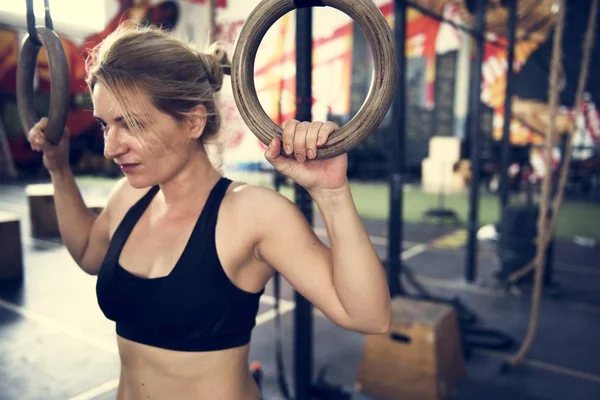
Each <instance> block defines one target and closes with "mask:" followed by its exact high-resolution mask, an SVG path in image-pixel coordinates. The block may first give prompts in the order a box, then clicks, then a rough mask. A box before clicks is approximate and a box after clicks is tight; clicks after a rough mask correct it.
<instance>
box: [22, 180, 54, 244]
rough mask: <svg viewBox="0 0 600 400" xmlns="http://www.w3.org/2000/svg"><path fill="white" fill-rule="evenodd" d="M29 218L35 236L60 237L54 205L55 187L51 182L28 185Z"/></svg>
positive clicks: (26, 189) (26, 190)
mask: <svg viewBox="0 0 600 400" xmlns="http://www.w3.org/2000/svg"><path fill="white" fill-rule="evenodd" d="M25 194H26V195H27V202H28V204H29V218H30V223H31V234H32V236H33V237H58V236H60V231H59V230H58V220H57V218H56V208H55V207H54V187H53V186H52V184H51V183H47V184H46V183H41V184H32V185H27V187H26V188H25Z"/></svg>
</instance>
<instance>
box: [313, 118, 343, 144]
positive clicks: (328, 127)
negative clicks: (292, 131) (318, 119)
mask: <svg viewBox="0 0 600 400" xmlns="http://www.w3.org/2000/svg"><path fill="white" fill-rule="evenodd" d="M338 128H339V127H338V126H337V125H336V124H334V123H333V122H330V121H327V122H325V123H324V124H323V125H322V126H321V128H320V129H319V137H318V139H317V146H318V147H322V146H324V145H325V143H327V140H329V136H330V135H331V134H332V133H333V131H335V130H336V129H338Z"/></svg>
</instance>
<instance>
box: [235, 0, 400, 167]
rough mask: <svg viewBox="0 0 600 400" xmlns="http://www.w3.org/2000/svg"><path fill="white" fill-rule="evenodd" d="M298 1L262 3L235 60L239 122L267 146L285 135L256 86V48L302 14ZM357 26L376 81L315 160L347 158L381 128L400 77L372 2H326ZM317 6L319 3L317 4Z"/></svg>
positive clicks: (238, 45)
mask: <svg viewBox="0 0 600 400" xmlns="http://www.w3.org/2000/svg"><path fill="white" fill-rule="evenodd" d="M296 3H298V1H294V0H263V1H261V2H260V3H259V4H258V6H257V7H256V8H255V9H254V10H253V11H252V13H250V15H249V16H248V18H247V19H246V22H245V23H244V25H243V26H242V29H241V31H240V34H239V36H238V38H237V41H236V45H235V51H234V54H233V58H232V60H231V62H232V63H231V84H232V89H233V96H234V99H235V102H236V104H237V107H238V109H239V111H240V115H241V117H242V118H243V119H244V121H245V122H246V124H247V125H248V127H249V128H250V130H251V131H252V132H253V133H254V135H255V136H256V137H257V138H258V139H259V140H260V141H261V142H262V143H263V144H265V145H269V143H270V142H271V140H272V139H273V138H274V137H275V136H278V137H279V138H281V137H282V135H283V129H282V128H281V127H279V126H277V125H276V124H275V123H274V122H273V121H272V120H271V118H269V116H268V115H267V113H266V112H265V111H264V110H263V108H262V106H261V104H260V102H259V100H258V96H257V93H256V87H255V86H254V63H255V59H256V52H257V50H258V46H259V45H260V42H261V41H262V39H263V37H264V35H265V34H266V32H267V31H268V30H269V28H270V27H271V26H272V25H273V24H274V23H275V22H276V21H277V20H278V19H279V18H281V17H282V16H283V15H285V14H286V13H288V12H290V11H292V10H294V9H296V8H298V7H297V4H296ZM321 3H322V4H323V5H324V6H330V7H332V8H335V9H337V10H339V11H341V12H343V13H345V14H347V15H348V16H349V17H351V18H352V19H353V20H354V21H356V22H357V23H358V25H359V26H360V28H361V30H362V31H363V33H364V35H365V37H366V39H367V41H368V43H369V45H370V48H371V52H372V54H373V64H374V65H373V67H374V68H373V76H372V80H371V87H370V89H369V92H368V94H367V98H366V99H365V102H364V103H363V105H362V106H361V108H360V109H359V110H358V112H357V113H356V115H355V116H354V117H353V118H352V119H351V120H350V121H348V123H347V124H345V125H344V126H342V127H340V128H339V129H337V130H336V131H334V132H333V133H332V134H331V135H330V136H329V139H328V141H327V143H326V144H325V145H324V146H323V147H321V148H319V150H318V152H317V159H325V158H331V157H335V156H338V155H340V154H343V153H345V152H347V151H349V150H350V149H352V148H354V147H355V146H357V145H358V144H359V143H361V142H362V141H363V140H364V139H366V138H367V136H369V135H370V134H371V133H372V132H373V131H374V130H375V129H376V128H377V127H378V126H379V124H380V123H381V121H382V120H383V118H384V117H385V114H386V113H387V111H388V109H389V107H390V105H391V102H392V99H393V95H394V92H395V87H396V84H397V76H398V64H397V56H396V42H395V40H394V36H393V33H392V30H391V29H390V26H389V24H388V23H387V21H386V19H385V18H384V16H383V15H382V14H381V11H379V9H378V8H377V6H376V5H375V4H374V3H373V1H372V0H322V1H321ZM315 4H316V3H315Z"/></svg>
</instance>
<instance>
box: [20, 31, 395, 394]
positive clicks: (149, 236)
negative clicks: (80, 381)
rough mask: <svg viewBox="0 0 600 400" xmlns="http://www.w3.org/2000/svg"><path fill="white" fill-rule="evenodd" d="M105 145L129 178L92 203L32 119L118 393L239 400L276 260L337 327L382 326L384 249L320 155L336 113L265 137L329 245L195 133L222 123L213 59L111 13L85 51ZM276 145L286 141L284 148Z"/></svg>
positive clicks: (337, 168) (270, 156)
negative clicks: (109, 23) (112, 344)
mask: <svg viewBox="0 0 600 400" xmlns="http://www.w3.org/2000/svg"><path fill="white" fill-rule="evenodd" d="M87 72H88V77H87V82H88V84H89V89H90V91H91V94H92V99H93V106H94V115H95V117H96V119H97V120H98V123H99V124H100V126H101V127H102V130H103V131H104V138H105V156H106V157H107V158H109V159H111V160H114V162H115V163H117V164H118V165H119V167H120V168H121V169H122V171H123V173H124V175H125V177H124V178H123V179H122V180H120V181H119V182H118V183H117V184H116V186H115V187H114V189H113V190H112V192H111V194H110V197H109V200H108V203H107V206H106V208H105V209H104V210H103V211H102V213H101V214H100V215H99V216H97V217H96V216H95V214H93V213H92V212H91V211H89V210H88V209H87V208H86V206H85V204H84V202H83V200H82V196H81V194H80V192H79V190H78V188H77V186H76V184H75V181H74V178H73V174H72V172H71V170H70V168H69V162H68V143H69V140H68V132H67V133H65V135H64V136H63V138H62V140H61V142H60V143H59V144H58V145H56V146H53V145H51V144H50V143H49V142H47V141H46V139H45V137H44V134H43V131H44V128H45V126H46V120H41V121H40V122H39V123H38V124H37V125H36V126H35V127H34V128H33V129H32V130H31V132H30V133H29V136H28V137H29V141H30V143H31V146H32V148H33V149H35V150H37V151H42V152H43V159H44V165H45V167H46V168H47V169H48V170H49V172H50V175H51V179H52V183H53V185H54V189H55V191H54V193H55V204H56V211H57V215H58V222H59V227H60V232H61V236H62V239H63V241H64V244H65V245H66V247H67V248H68V250H69V252H70V254H71V255H72V257H73V258H74V260H75V261H76V262H77V264H78V265H79V266H80V267H81V268H82V269H83V270H84V271H85V272H87V273H89V274H91V275H98V281H97V282H98V283H97V296H98V302H99V305H100V307H101V309H102V311H103V312H104V314H105V315H106V316H107V317H108V318H109V319H111V320H113V321H115V322H116V332H117V342H118V347H119V354H120V357H121V366H122V368H121V377H120V384H119V389H118V399H142V398H143V399H147V398H150V399H163V398H169V399H236V400H237V399H241V400H246V399H247V400H251V399H252V400H255V399H258V398H259V392H258V388H257V386H256V384H255V383H254V381H253V379H252V378H251V375H250V373H249V369H248V349H249V340H250V336H251V331H252V329H253V327H254V324H255V317H256V313H257V310H258V302H259V298H260V296H261V294H262V293H263V291H264V288H265V285H266V284H267V283H268V281H269V279H270V278H271V277H272V276H273V274H274V273H275V271H278V272H280V273H281V275H282V276H283V277H284V278H285V279H287V281H289V282H290V284H291V285H292V286H293V287H294V288H295V289H296V290H297V291H299V292H300V293H301V294H303V295H304V296H305V297H306V298H307V299H308V300H309V301H311V302H312V303H313V304H314V305H315V306H316V307H317V308H319V309H320V310H321V311H322V312H323V314H325V315H326V316H327V317H328V318H329V319H330V320H331V321H333V322H334V323H336V324H338V325H339V326H341V327H344V328H347V329H351V330H355V331H359V332H364V333H383V332H386V331H387V330H388V326H389V321H390V299H389V292H388V288H387V282H386V280H385V274H384V271H383V268H382V265H381V263H380V260H379V258H378V256H377V254H376V252H375V250H374V248H373V246H372V245H371V243H370V241H369V237H368V236H367V234H366V232H365V229H364V227H363V225H362V223H361V220H360V218H359V215H358V213H357V211H356V208H355V205H354V203H353V199H352V195H351V192H350V188H349V185H348V180H347V178H346V166H347V158H346V155H341V156H339V157H336V158H333V159H328V160H315V159H314V157H315V155H316V153H317V151H318V147H319V146H322V145H323V144H324V143H325V142H326V141H327V138H328V136H329V135H330V134H331V132H332V131H333V130H334V129H335V128H336V126H335V125H333V124H332V123H329V122H326V123H319V122H314V123H307V122H298V121H289V122H288V123H286V125H285V127H284V134H283V140H282V141H281V140H279V139H274V140H273V142H272V143H271V144H270V146H269V147H268V149H267V150H266V152H265V157H266V158H267V160H269V161H270V162H271V163H272V164H273V166H274V167H275V168H276V169H277V170H279V171H281V172H282V173H283V174H285V175H287V176H288V177H289V178H291V179H293V180H294V181H295V182H297V183H298V184H299V185H302V186H303V187H304V188H306V189H307V191H308V192H309V193H310V195H311V196H312V198H313V199H314V201H315V202H316V204H317V206H318V208H319V209H320V211H321V213H322V215H323V219H324V221H325V225H326V228H327V234H328V238H329V241H330V243H331V247H330V248H329V247H326V246H325V245H324V244H323V243H322V242H321V241H320V240H319V239H318V238H317V237H316V236H315V234H314V232H313V230H312V229H311V227H310V225H308V224H307V222H306V220H305V218H304V217H303V216H302V214H301V213H300V212H299V210H298V209H297V208H296V207H295V205H294V204H293V203H292V202H290V201H288V200H287V199H286V198H284V197H283V196H281V195H279V194H278V193H277V192H275V191H273V190H270V189H268V188H264V187H261V186H253V185H248V184H244V183H241V182H231V181H230V180H228V179H226V178H224V177H222V176H221V175H220V174H219V172H218V171H217V170H216V169H215V168H214V167H213V165H211V163H210V160H209V157H208V156H207V152H206V149H205V144H206V143H208V142H209V141H210V140H211V138H213V137H214V136H215V135H216V133H217V131H218V130H219V126H220V119H219V114H218V111H217V107H216V105H215V93H216V92H218V91H219V89H220V88H221V84H222V80H223V74H222V72H221V68H220V65H219V61H218V59H217V58H216V57H215V56H213V55H211V54H202V53H198V52H197V51H195V50H194V49H192V48H191V47H190V46H189V45H187V44H186V43H184V42H182V41H179V40H177V39H175V38H172V37H170V36H169V35H168V34H166V33H164V32H162V31H159V30H157V29H151V28H120V29H118V30H117V31H115V32H114V33H113V34H111V35H110V36H109V37H107V38H106V39H105V40H104V41H103V42H102V43H101V44H100V45H98V47H97V48H95V49H94V51H93V52H92V54H91V56H90V58H89V59H88V60H87ZM282 147H283V151H284V152H285V153H286V155H287V156H286V155H282V154H281V148H282Z"/></svg>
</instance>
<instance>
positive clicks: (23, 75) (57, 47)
mask: <svg viewBox="0 0 600 400" xmlns="http://www.w3.org/2000/svg"><path fill="white" fill-rule="evenodd" d="M36 31H37V36H38V39H39V41H40V42H41V44H42V45H43V46H44V48H45V49H46V53H47V54H48V64H49V66H50V85H51V88H50V109H49V110H48V126H47V128H46V129H45V131H44V133H45V135H46V137H47V138H48V140H50V142H51V143H53V144H57V143H58V142H59V141H60V138H61V136H62V134H63V131H64V128H65V123H66V120H67V113H68V110H69V95H70V92H69V66H68V64H67V57H66V56H65V51H64V49H63V46H62V43H61V42H60V39H59V38H58V36H57V35H56V33H54V31H53V30H51V29H48V28H46V27H42V26H39V27H37V28H36ZM40 48H41V46H39V45H37V44H36V43H35V40H32V38H31V37H30V36H27V37H26V38H25V40H24V41H23V45H22V46H21V54H20V56H19V65H18V67H17V107H18V109H19V117H20V118H21V123H22V124H23V129H24V130H25V135H27V134H28V133H29V131H30V130H31V128H32V127H33V125H34V124H36V123H37V122H38V120H39V118H38V117H37V115H36V113H35V108H34V105H33V77H34V74H35V69H36V65H37V57H38V53H39V51H40Z"/></svg>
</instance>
